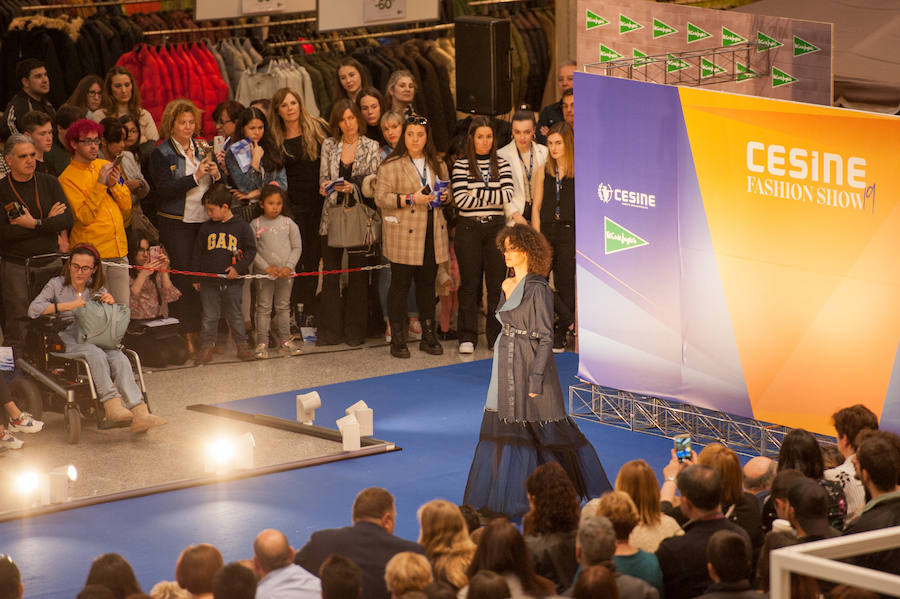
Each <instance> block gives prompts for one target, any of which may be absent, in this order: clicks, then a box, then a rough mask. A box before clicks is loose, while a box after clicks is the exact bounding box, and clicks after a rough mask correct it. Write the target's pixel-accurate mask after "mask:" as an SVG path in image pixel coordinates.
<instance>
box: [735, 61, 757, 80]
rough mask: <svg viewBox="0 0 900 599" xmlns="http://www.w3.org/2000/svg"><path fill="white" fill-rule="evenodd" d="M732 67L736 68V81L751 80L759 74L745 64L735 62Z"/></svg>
mask: <svg viewBox="0 0 900 599" xmlns="http://www.w3.org/2000/svg"><path fill="white" fill-rule="evenodd" d="M734 66H736V67H737V74H738V75H737V80H738V81H746V80H747V79H753V78H754V77H759V73H757V72H756V71H754V70H753V69H751V68H750V67H748V66H747V65H745V64H741V63H739V62H735V63H734Z"/></svg>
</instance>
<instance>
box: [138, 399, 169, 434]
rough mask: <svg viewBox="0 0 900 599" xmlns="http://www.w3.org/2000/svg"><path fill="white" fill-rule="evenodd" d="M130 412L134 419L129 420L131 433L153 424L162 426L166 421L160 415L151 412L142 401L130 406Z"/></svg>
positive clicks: (146, 428) (142, 430) (144, 429)
mask: <svg viewBox="0 0 900 599" xmlns="http://www.w3.org/2000/svg"><path fill="white" fill-rule="evenodd" d="M131 413H132V414H134V420H132V421H131V432H133V433H143V432H144V431H146V430H149V429H151V428H153V427H154V426H162V425H164V424H166V423H167V422H168V421H167V420H166V419H165V418H163V417H162V416H157V415H156V414H151V413H150V410H149V409H148V408H147V404H145V403H144V402H141V403H139V404H138V405H136V406H134V407H133V408H131Z"/></svg>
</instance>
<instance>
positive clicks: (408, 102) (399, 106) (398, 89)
mask: <svg viewBox="0 0 900 599" xmlns="http://www.w3.org/2000/svg"><path fill="white" fill-rule="evenodd" d="M384 95H385V100H386V101H387V102H386V103H387V104H388V108H390V109H391V110H396V111H397V112H399V113H401V114H407V113H409V112H416V109H415V106H414V105H413V103H414V102H415V98H416V79H415V77H413V74H412V73H410V72H409V71H407V70H406V69H401V70H399V71H394V72H393V73H391V76H390V78H389V79H388V82H387V87H386V88H385V91H384Z"/></svg>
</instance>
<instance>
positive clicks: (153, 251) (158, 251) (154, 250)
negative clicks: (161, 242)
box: [150, 245, 162, 262]
mask: <svg viewBox="0 0 900 599" xmlns="http://www.w3.org/2000/svg"><path fill="white" fill-rule="evenodd" d="M160 255H162V248H161V247H160V246H158V245H154V246H151V247H150V261H151V262H153V261H154V260H156V259H158V258H159V257H160Z"/></svg>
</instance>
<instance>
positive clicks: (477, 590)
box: [466, 570, 509, 599]
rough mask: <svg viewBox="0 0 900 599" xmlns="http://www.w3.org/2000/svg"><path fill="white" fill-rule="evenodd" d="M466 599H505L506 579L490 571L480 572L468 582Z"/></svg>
mask: <svg viewBox="0 0 900 599" xmlns="http://www.w3.org/2000/svg"><path fill="white" fill-rule="evenodd" d="M466 597H467V599H507V598H508V597H509V585H508V584H507V583H506V579H505V578H503V577H502V576H500V575H499V574H497V573H496V572H491V571H490V570H482V571H480V572H479V573H478V574H476V575H475V576H473V577H472V580H470V581H469V592H468V595H467V596H466Z"/></svg>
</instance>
